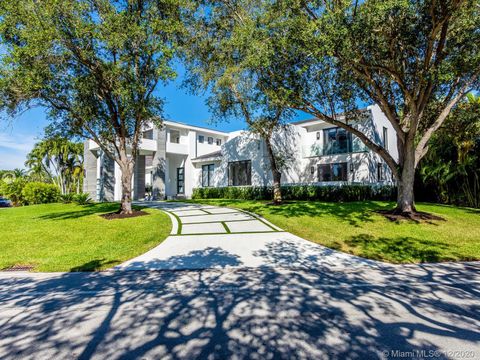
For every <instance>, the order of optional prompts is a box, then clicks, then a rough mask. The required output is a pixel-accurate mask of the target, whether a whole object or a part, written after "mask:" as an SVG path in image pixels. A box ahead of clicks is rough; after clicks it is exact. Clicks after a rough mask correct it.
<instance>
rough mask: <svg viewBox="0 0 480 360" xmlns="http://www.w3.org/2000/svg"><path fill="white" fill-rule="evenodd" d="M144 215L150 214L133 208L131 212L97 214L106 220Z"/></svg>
mask: <svg viewBox="0 0 480 360" xmlns="http://www.w3.org/2000/svg"><path fill="white" fill-rule="evenodd" d="M144 215H150V214H149V213H147V212H145V211H142V210H133V212H132V213H131V214H121V213H119V212H113V213H108V214H103V215H99V216H101V217H102V218H104V219H107V220H115V219H128V218H132V217H137V216H144Z"/></svg>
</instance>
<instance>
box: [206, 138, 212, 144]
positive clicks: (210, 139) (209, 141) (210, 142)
mask: <svg viewBox="0 0 480 360" xmlns="http://www.w3.org/2000/svg"><path fill="white" fill-rule="evenodd" d="M207 141H208V144H209V145H212V144H213V137H211V136H209V137H208V138H207Z"/></svg>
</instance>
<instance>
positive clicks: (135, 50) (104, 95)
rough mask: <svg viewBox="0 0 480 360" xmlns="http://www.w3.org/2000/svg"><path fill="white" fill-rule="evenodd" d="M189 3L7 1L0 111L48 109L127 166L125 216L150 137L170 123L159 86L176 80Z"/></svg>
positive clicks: (61, 124) (0, 30) (59, 124)
mask: <svg viewBox="0 0 480 360" xmlns="http://www.w3.org/2000/svg"><path fill="white" fill-rule="evenodd" d="M187 4H188V2H187V1H183V0H165V1H163V0H162V1H153V0H152V1H147V0H136V1H134V0H64V1H56V0H45V1H41V2H39V1H34V0H26V1H4V2H2V3H1V5H0V17H1V18H2V21H1V23H0V37H1V40H2V45H3V46H5V48H6V52H5V54H4V55H3V56H2V58H1V66H0V108H3V109H8V110H9V115H15V114H18V113H19V112H21V111H23V110H24V109H26V108H30V107H32V106H36V105H41V106H44V107H46V108H47V109H48V110H49V115H50V117H51V119H52V120H53V121H54V122H55V124H56V128H57V129H59V130H61V131H63V132H64V133H68V134H70V135H76V136H81V137H84V138H88V139H92V140H94V141H95V142H96V143H97V144H98V145H99V146H100V147H101V149H102V151H103V152H104V153H105V154H106V155H107V156H110V157H111V158H112V159H115V161H117V162H118V164H119V166H120V168H121V170H122V174H123V175H124V176H122V183H123V184H124V186H123V192H124V195H123V196H122V199H123V200H124V201H123V204H122V207H124V210H125V211H126V212H130V211H131V207H130V198H131V195H130V193H131V190H130V188H131V186H130V183H131V177H132V172H133V167H134V163H135V160H136V159H135V158H136V155H137V153H138V146H139V142H140V139H141V134H142V131H143V127H144V126H145V124H146V123H147V122H150V121H154V122H157V123H160V122H161V118H162V110H163V99H162V97H161V96H160V94H158V93H157V92H156V89H157V85H158V83H159V82H165V81H168V80H170V79H172V78H174V77H175V75H176V74H175V71H174V68H173V64H172V62H173V60H174V58H175V55H176V53H177V51H178V47H179V43H180V41H181V38H182V36H183V34H184V24H183V16H184V14H185V13H186V10H185V9H186V8H187V6H186V5H187Z"/></svg>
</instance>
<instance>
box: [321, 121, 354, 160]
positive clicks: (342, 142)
mask: <svg viewBox="0 0 480 360" xmlns="http://www.w3.org/2000/svg"><path fill="white" fill-rule="evenodd" d="M351 149H352V136H351V134H350V133H349V132H347V131H346V130H345V129H342V128H338V127H337V128H331V129H325V130H323V154H324V155H333V154H344V153H348V152H350V151H351Z"/></svg>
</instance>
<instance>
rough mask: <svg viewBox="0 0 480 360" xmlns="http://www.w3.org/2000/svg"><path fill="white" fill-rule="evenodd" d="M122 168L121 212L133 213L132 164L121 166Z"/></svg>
mask: <svg viewBox="0 0 480 360" xmlns="http://www.w3.org/2000/svg"><path fill="white" fill-rule="evenodd" d="M120 169H121V170H122V202H121V207H120V213H121V214H132V176H133V170H132V168H131V166H129V165H128V164H127V165H124V166H120Z"/></svg>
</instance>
